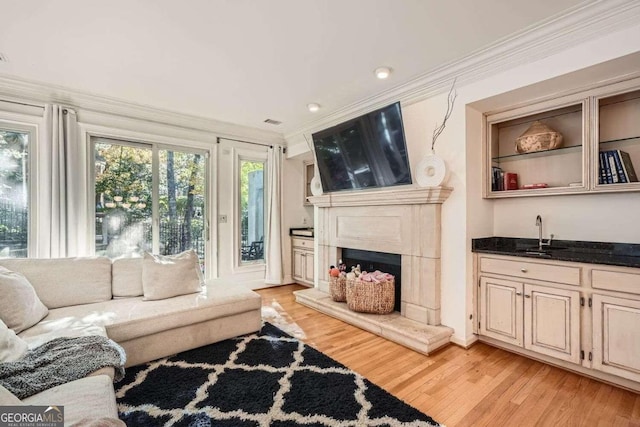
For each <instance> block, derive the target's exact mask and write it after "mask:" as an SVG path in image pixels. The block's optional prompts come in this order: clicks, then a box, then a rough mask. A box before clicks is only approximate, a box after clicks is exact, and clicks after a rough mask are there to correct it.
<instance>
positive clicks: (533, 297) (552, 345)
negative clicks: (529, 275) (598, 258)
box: [479, 277, 580, 363]
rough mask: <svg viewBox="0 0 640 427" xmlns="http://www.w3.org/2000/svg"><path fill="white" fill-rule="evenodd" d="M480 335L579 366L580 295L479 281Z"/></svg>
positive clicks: (500, 281) (492, 280) (494, 280)
mask: <svg viewBox="0 0 640 427" xmlns="http://www.w3.org/2000/svg"><path fill="white" fill-rule="evenodd" d="M479 314H480V333H481V334H482V335H485V336H488V337H491V338H494V339H497V340H500V341H503V342H506V343H509V344H512V345H515V346H518V347H523V348H525V349H527V350H531V351H535V352H537V353H541V354H545V355H548V356H552V357H555V358H558V359H562V360H566V361H568V362H572V363H580V322H579V319H580V293H579V292H578V291H574V290H565V289H556V288H554V287H547V286H539V285H533V284H529V283H523V282H520V281H515V280H505V279H498V278H490V277H482V278H481V279H480V313H479Z"/></svg>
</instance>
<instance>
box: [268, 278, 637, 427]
mask: <svg viewBox="0 0 640 427" xmlns="http://www.w3.org/2000/svg"><path fill="white" fill-rule="evenodd" d="M298 289H305V287H304V286H300V285H287V286H281V287H277V288H268V289H262V290H259V291H258V292H259V293H260V294H261V295H262V298H263V305H264V306H268V307H277V310H278V311H279V312H280V313H281V314H282V315H283V316H284V318H285V319H286V320H288V321H289V322H295V323H296V324H297V325H298V326H299V327H300V328H301V329H302V331H303V332H304V334H305V335H306V338H304V339H303V341H305V342H306V343H307V344H309V345H311V346H312V347H314V348H316V349H318V350H320V351H321V352H323V353H325V354H326V355H328V356H330V357H332V358H334V359H335V360H337V361H339V362H341V363H342V364H344V365H346V366H347V367H349V368H351V369H353V370H354V371H356V372H358V373H360V374H361V375H363V376H364V377H366V378H368V379H369V380H371V381H372V382H373V383H375V384H377V385H379V386H380V387H382V388H384V389H385V390H387V391H388V392H390V393H391V394H393V395H395V396H397V397H398V398H400V399H402V400H404V401H405V402H407V403H409V404H411V405H412V406H414V407H416V408H417V409H419V410H420V411H422V412H424V413H426V414H428V415H430V416H431V417H433V418H434V419H435V420H437V421H438V422H440V423H443V424H445V425H446V426H447V427H454V426H533V425H539V426H640V395H638V394H636V393H633V392H630V391H626V390H623V389H620V388H618V387H615V386H611V385H608V384H605V383H601V382H599V381H596V380H593V379H589V378H586V377H583V376H580V375H577V374H574V373H571V372H567V371H564V370H562V369H559V368H555V367H552V366H549V365H546V364H544V363H540V362H537V361H534V360H531V359H528V358H525V357H522V356H519V355H516V354H513V353H509V352H507V351H504V350H500V349H497V348H494V347H491V346H488V345H485V344H483V343H478V344H476V345H474V346H472V347H471V348H470V349H468V350H465V349H463V348H461V347H458V346H455V345H449V346H447V347H445V348H443V349H441V350H439V351H437V352H435V353H434V354H432V355H430V356H425V355H423V354H420V353H417V352H415V351H413V350H410V349H408V348H406V347H403V346H401V345H399V344H396V343H393V342H391V341H387V340H386V339H384V338H381V337H378V336H376V335H374V334H371V333H369V332H366V331H363V330H362V329H359V328H357V327H355V326H351V325H349V324H347V323H344V322H342V321H340V320H337V319H334V318H332V317H330V316H327V315H325V314H322V313H320V312H317V311H315V310H312V309H310V308H308V307H305V306H303V305H300V304H298V303H296V302H295V298H294V295H293V291H295V290H298ZM639 357H640V355H639Z"/></svg>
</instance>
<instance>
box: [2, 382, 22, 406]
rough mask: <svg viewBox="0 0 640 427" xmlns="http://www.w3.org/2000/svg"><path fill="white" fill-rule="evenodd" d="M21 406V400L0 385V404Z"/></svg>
mask: <svg viewBox="0 0 640 427" xmlns="http://www.w3.org/2000/svg"><path fill="white" fill-rule="evenodd" d="M7 405H11V406H21V405H22V402H21V401H20V399H18V398H17V397H16V395H15V394H13V393H11V392H10V391H9V390H7V389H6V388H4V387H2V386H1V385H0V406H7Z"/></svg>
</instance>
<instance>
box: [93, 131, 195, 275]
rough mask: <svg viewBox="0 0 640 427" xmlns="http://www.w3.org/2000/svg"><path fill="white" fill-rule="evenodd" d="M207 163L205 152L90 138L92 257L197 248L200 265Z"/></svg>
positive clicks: (180, 250)
mask: <svg viewBox="0 0 640 427" xmlns="http://www.w3.org/2000/svg"><path fill="white" fill-rule="evenodd" d="M207 158H208V156H207V153H206V152H205V151H197V150H194V151H187V150H186V149H182V148H180V149H178V148H173V147H172V148H166V147H159V146H156V145H155V144H136V143H128V142H123V141H113V140H108V139H104V138H94V169H95V237H96V242H95V249H96V253H97V254H100V255H107V256H110V257H117V256H121V255H130V254H141V253H142V252H144V251H149V252H153V253H159V254H162V255H171V254H176V253H179V252H182V251H184V250H187V249H195V250H196V252H197V253H198V256H199V258H200V260H201V263H202V264H203V265H204V259H205V246H206V245H205V240H206V232H207V227H206V226H205V225H206V212H205V211H206V170H207Z"/></svg>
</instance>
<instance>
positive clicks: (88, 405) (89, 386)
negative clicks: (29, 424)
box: [22, 375, 118, 425]
mask: <svg viewBox="0 0 640 427" xmlns="http://www.w3.org/2000/svg"><path fill="white" fill-rule="evenodd" d="M22 402H23V403H24V404H27V405H47V406H48V405H52V404H55V405H62V406H64V422H65V425H71V424H74V423H77V422H79V421H80V420H82V419H84V418H86V417H92V418H100V417H109V418H118V408H117V406H116V396H115V392H114V391H113V382H112V381H111V378H109V377H108V376H106V375H97V376H91V377H85V378H82V379H79V380H75V381H71V382H68V383H66V384H62V385H59V386H57V387H53V388H50V389H48V390H45V391H42V392H40V393H38V394H35V395H33V396H29V397H27V398H26V399H23V401H22Z"/></svg>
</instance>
